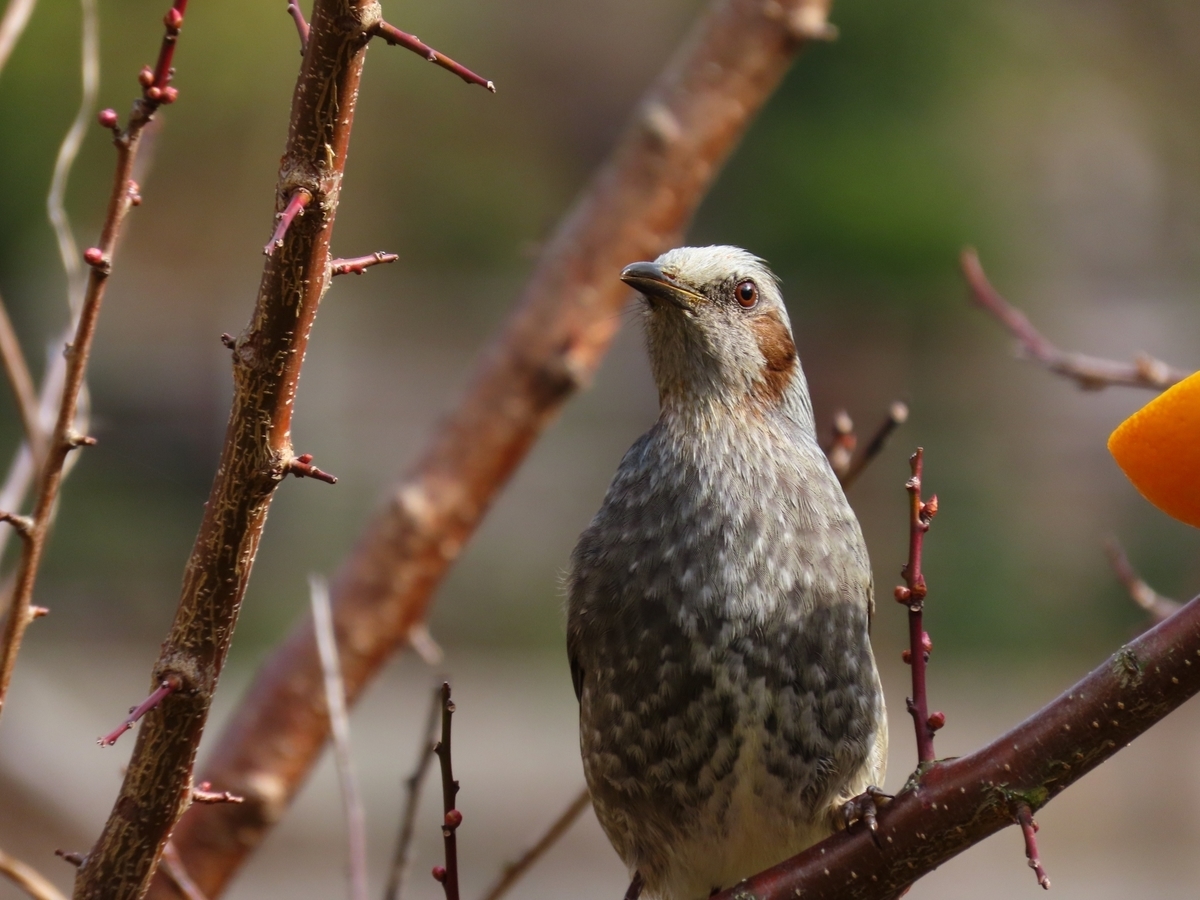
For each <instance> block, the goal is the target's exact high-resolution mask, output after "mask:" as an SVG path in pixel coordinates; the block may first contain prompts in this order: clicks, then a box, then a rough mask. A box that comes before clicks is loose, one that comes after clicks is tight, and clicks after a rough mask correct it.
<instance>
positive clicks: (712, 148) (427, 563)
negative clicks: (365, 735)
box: [174, 0, 828, 896]
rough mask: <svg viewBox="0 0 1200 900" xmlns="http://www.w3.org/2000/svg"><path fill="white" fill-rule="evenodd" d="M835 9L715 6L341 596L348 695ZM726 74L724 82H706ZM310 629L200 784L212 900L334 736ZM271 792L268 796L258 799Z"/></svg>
mask: <svg viewBox="0 0 1200 900" xmlns="http://www.w3.org/2000/svg"><path fill="white" fill-rule="evenodd" d="M827 8H828V3H827V2H826V0H772V2H770V3H767V4H765V5H764V3H763V2H762V0H713V2H712V3H711V5H710V7H709V9H708V12H707V13H706V14H705V15H704V16H703V17H702V18H701V19H700V21H699V22H698V23H697V25H696V27H695V28H694V30H693V31H692V33H691V34H690V35H689V37H688V38H687V39H686V40H685V42H684V44H683V46H682V47H681V48H680V50H679V51H678V52H677V53H676V54H675V56H674V58H673V59H672V60H671V62H670V63H669V65H668V66H667V68H666V70H665V71H664V72H663V74H662V75H661V76H660V78H659V79H658V81H657V82H656V83H655V84H654V85H653V86H652V87H651V88H650V90H649V91H648V93H647V94H646V96H645V98H644V99H643V100H642V102H641V103H640V104H639V106H638V108H637V110H636V111H635V113H634V115H633V118H632V121H631V122H630V123H629V125H628V127H627V128H626V130H625V132H624V133H623V135H622V136H621V138H620V140H619V142H618V144H617V147H616V149H615V150H614V151H613V153H612V154H611V156H610V157H609V159H608V161H607V162H606V163H605V164H604V165H603V167H602V168H601V169H600V170H599V171H598V172H597V173H596V175H595V177H594V178H593V179H592V182H591V184H590V185H589V186H588V187H587V188H586V189H585V191H584V193H583V195H582V196H581V197H580V198H579V199H578V200H577V202H576V204H575V206H574V208H573V209H572V210H571V211H570V213H569V214H568V215H567V217H566V218H565V219H564V220H563V222H562V223H561V225H560V226H559V228H558V231H557V233H556V234H555V236H554V237H553V239H552V240H551V241H550V243H549V244H548V246H547V247H546V250H545V251H544V253H543V255H542V258H541V260H540V261H539V264H538V266H537V268H536V270H535V272H534V274H533V277H532V279H531V281H530V282H529V284H528V285H527V286H526V288H525V291H524V294H523V297H522V299H521V302H520V304H519V305H518V306H517V308H516V310H515V311H514V312H513V313H512V315H511V316H510V318H509V321H508V323H507V325H506V326H505V327H504V329H503V331H502V333H501V334H500V335H499V336H498V337H497V339H496V341H495V343H494V344H493V345H492V347H491V349H490V350H489V351H488V352H487V353H486V354H485V355H484V356H483V358H482V360H481V362H480V363H479V366H478V368H477V370H476V372H475V375H474V377H473V379H472V381H471V383H470V386H469V387H468V389H467V391H466V394H465V396H464V397H463V398H462V399H461V400H460V401H459V403H458V405H457V406H456V408H455V409H454V410H452V411H451V412H450V414H449V415H448V416H447V417H446V419H445V420H444V422H443V424H442V425H441V426H440V427H439V428H438V430H437V431H436V432H435V433H434V434H433V435H432V436H431V438H430V440H429V442H428V444H427V445H426V447H425V449H424V450H423V451H422V453H421V454H420V455H419V456H418V458H417V462H416V464H415V465H414V467H413V468H412V469H411V470H410V472H409V473H408V474H407V476H405V478H404V479H402V480H401V482H400V483H399V484H397V485H394V486H393V487H392V488H391V489H390V490H389V492H388V497H389V500H388V502H387V504H386V505H385V506H384V507H383V508H382V509H381V510H380V511H379V512H378V513H377V514H376V515H375V517H374V518H373V520H372V521H371V522H370V523H369V524H368V525H367V527H366V529H365V531H364V533H363V535H362V537H361V538H360V539H359V542H358V544H357V546H356V547H355V548H354V550H353V551H352V552H351V554H350V556H349V557H348V558H347V559H346V561H345V562H344V563H343V565H342V567H341V568H340V570H339V571H338V573H337V575H336V576H335V577H334V579H333V580H332V583H331V587H332V590H333V600H334V620H335V622H337V623H338V633H339V634H342V635H351V634H353V635H354V636H355V637H354V640H353V641H349V642H343V643H342V644H341V646H339V654H340V657H341V660H342V669H343V675H344V677H345V679H346V691H347V696H348V697H349V698H350V699H351V702H353V700H354V699H355V698H357V697H358V696H359V695H360V694H361V693H362V691H363V689H364V687H365V686H366V685H367V683H368V682H369V681H370V680H371V678H372V677H374V675H375V674H376V673H377V672H378V671H379V670H380V668H381V667H382V666H383V664H384V662H385V661H386V660H387V659H388V658H389V657H390V655H391V654H392V653H393V652H394V651H395V650H396V649H398V648H400V647H403V646H406V645H407V641H408V635H409V633H410V631H411V629H412V627H413V625H415V624H416V623H418V622H422V621H425V620H426V618H427V612H428V607H429V604H430V602H431V599H432V597H433V593H434V590H435V588H436V587H437V585H438V584H439V583H440V582H441V580H442V578H443V577H444V576H445V574H446V572H447V570H448V568H449V566H450V564H451V563H452V562H453V561H454V560H455V558H456V557H457V556H458V553H459V551H460V549H461V548H462V546H463V544H464V543H465V542H466V541H467V539H468V538H469V537H470V536H471V534H472V533H473V532H474V531H475V529H476V528H477V527H478V525H479V523H480V520H481V519H482V517H483V515H484V514H485V513H486V511H487V509H488V507H489V506H490V504H491V502H492V501H493V500H494V499H495V497H496V495H497V494H498V493H499V491H500V490H501V488H503V486H504V485H505V484H506V483H507V482H508V479H509V478H510V477H511V476H512V474H513V472H514V471H515V470H516V468H517V466H518V465H519V464H520V462H521V461H522V460H523V459H524V458H525V455H526V453H528V452H529V449H530V447H531V446H532V445H533V443H534V442H535V441H536V440H537V438H538V437H539V435H540V434H541V432H542V430H543V429H544V428H545V427H546V426H547V425H548V424H549V423H550V422H551V421H553V420H554V418H555V417H556V416H557V414H558V412H559V411H560V410H561V409H562V407H563V405H564V404H565V403H566V402H567V400H568V399H570V398H571V397H572V396H573V395H574V394H575V393H576V391H578V390H579V388H580V387H582V386H583V385H585V384H587V382H588V381H589V380H590V379H591V377H592V375H593V373H594V372H595V371H596V368H597V366H598V365H599V363H600V360H601V358H602V357H603V355H604V353H605V351H606V350H607V349H608V346H609V344H610V342H611V341H612V338H613V336H614V334H615V331H616V329H617V327H618V324H619V322H620V316H619V315H618V312H619V311H620V310H621V309H622V308H623V307H624V305H625V303H626V301H627V300H628V297H629V291H628V289H627V288H626V287H625V286H624V285H623V284H622V283H621V282H620V280H619V279H618V278H617V274H618V273H619V272H620V271H621V269H622V268H623V267H624V266H625V265H627V264H628V263H629V262H630V261H631V260H636V259H653V258H654V257H655V256H657V255H658V254H659V253H661V252H663V251H664V250H666V249H668V248H669V247H671V246H674V245H675V244H676V243H677V242H678V241H679V240H680V236H681V235H682V233H683V230H684V228H685V227H686V226H687V224H688V222H689V221H690V219H691V217H692V214H693V213H694V212H695V210H696V207H697V206H698V205H699V203H700V200H701V199H702V198H703V196H704V194H705V192H706V191H707V190H708V188H709V186H710V185H711V184H712V181H713V179H714V178H715V177H716V175H717V173H718V172H719V171H720V168H721V165H722V163H724V161H725V159H726V158H727V157H728V155H729V154H730V153H731V152H732V150H733V148H734V147H735V146H736V144H737V142H738V140H739V139H740V138H741V136H742V134H743V133H744V132H745V130H746V128H747V127H748V126H749V125H750V123H751V121H752V120H753V118H754V116H755V114H756V113H757V112H758V110H759V109H760V108H761V106H762V104H763V103H764V102H765V101H766V99H767V98H768V97H769V96H770V95H771V93H772V91H773V90H774V89H775V86H776V85H777V84H778V83H779V81H780V79H781V78H782V77H783V75H784V73H786V72H787V70H788V68H789V66H790V65H791V62H792V60H793V59H794V58H795V55H796V53H797V52H798V51H799V49H800V47H801V46H802V45H803V44H804V42H805V40H806V39H807V38H809V37H811V36H813V35H824V34H826V32H827V30H826V29H825V28H824V27H823V25H824V21H825V12H826V10H827ZM714 71H715V72H720V73H721V77H720V78H714V77H713V75H712V73H713V72H714ZM312 634H313V631H312V620H311V618H309V617H306V618H305V619H304V620H303V621H301V622H300V623H299V625H298V626H297V628H296V629H295V630H294V631H293V632H292V633H291V635H290V636H289V637H288V638H287V639H286V640H285V641H284V642H283V643H282V644H281V645H280V646H279V647H278V648H276V650H275V651H274V652H273V653H272V654H271V656H270V657H269V659H268V660H267V661H266V663H265V664H264V666H263V668H262V670H261V671H260V672H259V674H258V676H257V678H256V680H255V681H254V683H253V685H252V686H251V688H250V690H249V693H248V695H247V696H246V698H245V699H244V701H243V702H242V704H241V706H240V708H239V709H238V711H237V712H236V713H235V715H234V717H233V719H232V720H231V722H230V724H229V725H228V727H227V730H226V732H225V734H224V735H222V737H221V738H220V740H219V742H218V743H217V745H216V746H215V747H214V752H213V755H212V757H211V758H210V762H209V764H208V766H207V768H206V774H205V777H206V778H209V779H210V780H212V781H213V782H214V783H215V784H223V785H228V786H229V787H230V788H231V789H232V790H235V791H237V792H238V793H240V794H244V795H245V796H246V803H244V804H242V805H241V806H239V807H237V808H236V809H234V808H233V807H206V808H205V809H203V810H196V811H194V812H193V813H192V814H191V815H189V816H188V817H187V819H185V820H184V821H183V822H181V823H180V827H179V828H178V829H177V831H176V834H175V838H174V840H175V841H176V842H177V844H178V846H179V849H180V852H181V854H182V855H183V857H184V859H185V860H186V862H187V865H188V869H189V871H191V872H192V874H193V877H194V878H195V879H196V881H197V882H198V883H199V884H200V885H201V886H202V887H203V888H204V890H205V891H206V892H207V893H208V894H209V896H215V895H216V894H217V893H219V892H220V891H221V889H222V888H223V887H224V885H225V884H226V883H227V882H228V880H229V879H230V877H232V875H233V872H234V870H235V869H236V868H237V866H238V865H239V864H240V863H241V862H242V860H243V859H244V858H245V856H246V855H247V854H248V853H249V852H250V851H251V850H253V848H254V847H255V846H257V844H258V843H259V842H260V841H261V840H262V839H263V838H264V837H265V836H266V834H267V832H268V830H269V829H270V828H271V826H272V825H273V824H274V823H275V822H276V821H277V820H278V819H279V817H280V815H281V813H282V809H283V807H285V806H286V805H287V804H288V803H289V802H290V800H291V798H292V797H293V796H294V794H295V792H296V791H297V789H298V788H299V786H300V785H301V784H302V783H303V781H304V778H305V776H306V774H307V773H308V772H309V770H310V769H311V767H312V766H313V764H314V763H315V761H316V759H317V758H318V756H319V754H320V751H321V748H322V746H323V745H324V742H325V740H326V738H327V737H328V730H327V726H326V723H325V721H324V720H323V717H322V716H320V715H319V711H318V710H316V709H314V707H313V703H312V699H311V698H312V697H313V696H314V695H315V694H316V693H317V692H319V690H320V684H321V681H320V679H321V669H320V662H319V660H318V659H317V658H316V654H315V652H314V650H313V637H312ZM264 783H270V784H271V785H274V786H277V787H278V791H274V790H273V791H272V793H271V794H270V795H269V796H268V795H266V794H264V793H263V792H262V790H261V785H263V784H264Z"/></svg>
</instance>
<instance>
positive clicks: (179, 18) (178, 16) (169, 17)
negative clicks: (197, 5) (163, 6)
mask: <svg viewBox="0 0 1200 900" xmlns="http://www.w3.org/2000/svg"><path fill="white" fill-rule="evenodd" d="M163 24H164V25H166V26H167V28H169V29H171V30H172V31H178V30H179V27H180V26H181V25H182V24H183V13H181V12H180V11H179V10H177V9H176V8H175V7H173V6H172V7H171V8H170V9H169V10H167V14H166V15H165V16H163Z"/></svg>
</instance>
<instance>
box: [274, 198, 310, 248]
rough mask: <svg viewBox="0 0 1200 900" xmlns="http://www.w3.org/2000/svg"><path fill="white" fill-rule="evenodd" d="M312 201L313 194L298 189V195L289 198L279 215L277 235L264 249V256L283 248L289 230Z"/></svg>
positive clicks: (276, 228) (275, 234)
mask: <svg viewBox="0 0 1200 900" xmlns="http://www.w3.org/2000/svg"><path fill="white" fill-rule="evenodd" d="M311 201H312V194H310V193H309V192H308V191H306V190H304V188H299V189H297V191H296V193H294V194H292V196H291V197H289V198H288V202H287V206H285V207H284V208H283V212H281V213H280V214H279V217H278V218H279V223H278V224H277V225H276V226H275V233H274V234H272V235H271V240H269V241H268V242H267V245H266V246H265V247H263V254H264V255H266V256H270V255H271V254H272V253H274V252H275V251H276V250H278V249H279V248H280V247H282V246H283V238H284V236H285V235H286V234H287V230H288V228H290V227H291V225H292V220H293V219H295V218H296V216H298V215H302V214H303V212H304V207H306V206H308V204H309V203H310V202H311Z"/></svg>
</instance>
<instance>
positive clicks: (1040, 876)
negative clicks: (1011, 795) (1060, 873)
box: [1017, 803, 1050, 891]
mask: <svg viewBox="0 0 1200 900" xmlns="http://www.w3.org/2000/svg"><path fill="white" fill-rule="evenodd" d="M1017 822H1018V823H1019V824H1020V826H1021V835H1022V837H1024V838H1025V858H1026V859H1028V860H1029V868H1031V869H1033V871H1034V874H1035V875H1037V882H1038V884H1039V885H1041V887H1042V889H1043V890H1046V891H1048V890H1050V876H1049V875H1047V874H1046V870H1045V869H1044V868H1043V867H1042V859H1041V857H1040V856H1039V855H1038V845H1037V832H1038V823H1037V822H1035V821H1033V812H1032V811H1031V810H1030V809H1029V804H1028V803H1019V804H1017Z"/></svg>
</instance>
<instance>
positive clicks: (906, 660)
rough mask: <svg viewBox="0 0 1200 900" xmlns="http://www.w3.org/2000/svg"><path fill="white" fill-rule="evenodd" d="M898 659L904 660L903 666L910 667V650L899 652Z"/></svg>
mask: <svg viewBox="0 0 1200 900" xmlns="http://www.w3.org/2000/svg"><path fill="white" fill-rule="evenodd" d="M900 658H901V659H902V660H904V664H905V665H906V666H911V665H912V651H911V650H901V651H900Z"/></svg>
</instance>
